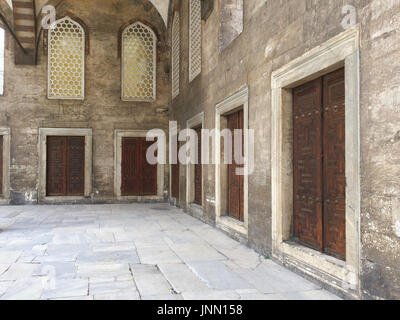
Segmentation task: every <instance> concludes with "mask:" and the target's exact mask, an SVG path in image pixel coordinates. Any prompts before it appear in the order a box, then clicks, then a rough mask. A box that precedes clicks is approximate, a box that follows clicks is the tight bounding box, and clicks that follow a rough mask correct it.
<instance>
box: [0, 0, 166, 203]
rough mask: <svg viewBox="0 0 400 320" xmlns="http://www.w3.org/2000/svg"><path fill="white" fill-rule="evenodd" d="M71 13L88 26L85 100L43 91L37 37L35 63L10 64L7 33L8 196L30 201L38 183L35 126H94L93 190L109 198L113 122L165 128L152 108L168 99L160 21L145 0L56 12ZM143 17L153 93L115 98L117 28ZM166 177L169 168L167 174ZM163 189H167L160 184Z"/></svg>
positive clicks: (74, 5) (0, 115) (92, 3)
mask: <svg viewBox="0 0 400 320" xmlns="http://www.w3.org/2000/svg"><path fill="white" fill-rule="evenodd" d="M66 14H71V15H73V16H76V17H78V18H80V19H81V20H82V21H83V22H84V23H85V24H86V25H87V27H88V30H89V38H90V54H89V55H87V56H86V79H85V85H86V96H85V100H84V101H66V100H48V99H47V98H46V90H47V89H46V88H47V87H46V82H47V55H46V54H45V52H44V49H43V41H42V40H43V39H42V38H41V39H40V42H39V50H38V65H37V66H16V65H15V64H14V59H13V57H14V41H13V40H12V38H11V36H10V35H9V34H7V37H6V53H5V55H6V59H5V94H4V96H3V97H0V110H1V112H0V127H10V128H11V132H12V135H11V141H12V142H11V143H12V147H11V159H12V160H11V188H12V196H13V203H29V202H32V203H35V202H36V199H37V188H38V185H37V184H38V161H39V155H38V128H40V127H55V128H58V127H66V128H92V129H93V192H94V200H95V201H103V200H112V199H113V198H114V129H138V130H140V129H152V128H162V129H167V127H168V117H167V115H165V114H160V113H158V112H157V108H168V107H169V104H170V91H171V90H170V84H169V74H168V66H169V51H168V47H167V46H166V29H165V28H166V27H165V24H164V22H163V19H162V17H161V16H160V15H159V13H158V11H157V10H156V9H155V7H154V6H153V5H152V4H151V3H150V2H149V1H147V0H143V1H142V0H139V1H131V0H107V1H104V0H85V1H80V0H68V1H64V2H63V3H62V4H61V5H60V6H59V7H57V16H59V17H62V16H64V15H66ZM135 19H140V20H142V21H143V20H144V21H147V22H149V23H150V24H151V25H152V26H153V27H154V29H155V31H156V33H157V34H158V35H159V42H158V48H157V51H158V54H157V100H156V102H154V103H136V102H122V101H121V98H120V97H121V80H120V79H121V60H120V59H119V58H118V31H119V29H120V27H121V26H122V25H123V24H125V23H127V22H130V21H132V20H135ZM165 177H166V178H165V184H167V183H168V179H167V178H168V174H167V172H166V174H165ZM165 189H167V188H166V187H165Z"/></svg>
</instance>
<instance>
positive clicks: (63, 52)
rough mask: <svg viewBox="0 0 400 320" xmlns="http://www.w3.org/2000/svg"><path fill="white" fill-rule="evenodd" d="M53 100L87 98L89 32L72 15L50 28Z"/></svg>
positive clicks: (50, 88) (49, 87)
mask: <svg viewBox="0 0 400 320" xmlns="http://www.w3.org/2000/svg"><path fill="white" fill-rule="evenodd" d="M47 86H48V89H47V90H48V91H47V97H48V98H49V99H77V100H83V99H84V98H85V31H84V29H83V28H82V26H81V25H80V24H79V23H77V22H75V21H74V20H72V19H71V18H69V17H65V18H62V19H60V20H57V21H56V22H54V24H52V25H51V27H50V28H49V31H48V85H47Z"/></svg>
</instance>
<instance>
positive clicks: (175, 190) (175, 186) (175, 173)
mask: <svg viewBox="0 0 400 320" xmlns="http://www.w3.org/2000/svg"><path fill="white" fill-rule="evenodd" d="M171 171H172V172H171V178H172V179H171V180H172V181H171V183H172V184H171V196H172V198H175V199H176V200H179V161H178V163H177V164H173V165H171Z"/></svg>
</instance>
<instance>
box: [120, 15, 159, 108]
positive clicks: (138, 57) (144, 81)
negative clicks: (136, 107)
mask: <svg viewBox="0 0 400 320" xmlns="http://www.w3.org/2000/svg"><path fill="white" fill-rule="evenodd" d="M156 49H157V38H156V35H155V33H154V31H153V30H151V28H150V27H148V26H146V25H145V24H143V23H141V22H135V23H133V24H131V25H129V26H127V27H126V28H125V29H124V31H123V32H122V100H123V101H154V100H155V99H156Z"/></svg>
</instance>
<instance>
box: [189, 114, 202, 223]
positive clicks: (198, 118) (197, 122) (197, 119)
mask: <svg viewBox="0 0 400 320" xmlns="http://www.w3.org/2000/svg"><path fill="white" fill-rule="evenodd" d="M204 119H205V118H204V112H201V113H199V114H197V115H195V116H194V117H193V118H191V119H189V120H188V121H187V122H186V128H187V129H194V128H197V127H200V126H201V128H202V129H204ZM201 138H202V137H200V139H201ZM202 145H203V144H202ZM199 161H201V159H200V160H199ZM201 166H202V167H203V168H204V166H203V165H202V164H201ZM194 170H195V165H194V164H188V165H186V208H187V210H188V211H189V212H190V213H192V214H193V215H195V216H197V217H202V216H203V214H204V209H203V208H204V171H203V170H201V175H202V183H201V188H202V192H201V194H202V200H203V201H202V203H203V204H202V206H199V205H198V204H196V203H194V198H195V196H194V189H195V188H194V183H195V181H194V178H195V172H194Z"/></svg>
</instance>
